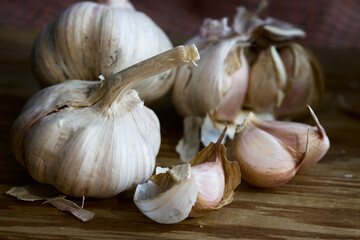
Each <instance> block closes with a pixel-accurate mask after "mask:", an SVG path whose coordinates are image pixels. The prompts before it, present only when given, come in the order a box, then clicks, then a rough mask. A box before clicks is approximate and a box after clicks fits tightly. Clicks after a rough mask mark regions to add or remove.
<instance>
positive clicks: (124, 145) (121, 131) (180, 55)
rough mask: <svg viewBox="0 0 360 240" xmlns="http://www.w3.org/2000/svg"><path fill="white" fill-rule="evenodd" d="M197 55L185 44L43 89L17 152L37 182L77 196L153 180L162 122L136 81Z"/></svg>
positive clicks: (28, 113)
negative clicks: (104, 73) (106, 73)
mask: <svg viewBox="0 0 360 240" xmlns="http://www.w3.org/2000/svg"><path fill="white" fill-rule="evenodd" d="M198 58H199V56H198V52H197V49H196V47H195V46H190V47H183V46H180V47H177V48H174V49H172V50H169V51H167V52H164V53H162V54H160V55H156V56H155V57H153V58H150V59H148V60H146V61H143V62H140V63H138V64H136V65H134V66H132V67H130V68H127V69H125V70H123V71H121V72H119V73H117V74H115V75H113V76H111V77H108V78H106V79H105V80H103V81H79V80H73V81H66V82H64V83H61V84H58V85H53V86H51V87H48V88H45V89H43V90H41V91H40V92H38V93H37V94H36V95H34V96H33V97H32V98H31V99H30V100H29V101H28V103H27V104H26V105H25V107H24V109H23V111H22V113H21V114H20V116H19V117H18V118H17V120H16V121H15V123H14V124H13V126H12V129H11V146H12V151H13V153H14V155H15V158H16V159H17V160H18V161H19V162H20V163H21V164H22V165H24V166H25V167H26V168H27V170H28V172H29V174H30V175H31V176H32V177H33V178H35V179H36V180H37V181H39V182H42V183H47V184H51V185H53V186H54V187H56V188H57V189H58V190H59V191H61V192H63V193H64V194H66V195H70V196H75V197H79V196H88V197H99V198H105V197H111V196H114V195H116V194H118V193H120V192H121V191H124V190H126V189H129V188H132V187H135V186H136V185H137V184H139V183H142V182H144V181H146V180H147V179H149V178H150V176H151V175H152V172H153V170H154V167H155V159H156V155H157V153H158V151H159V148H160V125H159V120H158V118H157V117H156V115H155V113H154V112H153V111H152V110H150V109H148V108H147V107H145V106H144V103H143V101H142V100H141V99H140V98H139V96H138V94H137V92H136V91H135V90H131V88H132V87H133V86H134V84H136V83H138V82H139V81H141V80H143V79H145V78H147V77H150V76H153V75H155V74H158V73H160V72H163V71H166V70H168V69H170V68H172V67H176V66H179V65H182V64H187V63H191V62H192V61H194V60H196V59H198Z"/></svg>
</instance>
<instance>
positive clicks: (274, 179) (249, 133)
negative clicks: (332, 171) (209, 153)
mask: <svg viewBox="0 0 360 240" xmlns="http://www.w3.org/2000/svg"><path fill="white" fill-rule="evenodd" d="M309 109H310V113H311V115H312V117H313V119H314V121H315V123H316V126H315V127H311V126H309V125H306V124H301V123H294V122H284V121H271V120H260V119H258V118H256V117H255V115H254V114H250V115H249V116H248V118H247V119H246V121H245V123H244V124H243V125H242V126H240V127H239V129H238V130H237V133H236V134H235V138H234V145H233V151H232V152H233V158H234V159H235V160H236V161H238V162H239V164H240V167H241V171H242V177H243V179H244V180H245V181H247V182H248V183H250V184H251V185H254V186H257V187H264V188H269V187H276V186H279V185H281V184H284V183H286V182H288V181H290V180H291V179H292V178H293V177H294V175H295V174H296V172H297V171H300V170H305V169H308V168H309V167H311V166H313V165H314V164H316V163H317V162H318V161H319V160H320V159H321V158H322V157H323V156H324V155H325V154H326V152H327V151H328V149H329V147H330V142H329V139H328V137H327V136H326V133H325V130H324V128H323V127H322V126H321V125H320V123H319V121H318V119H317V117H316V115H315V114H314V113H313V111H312V109H311V108H309Z"/></svg>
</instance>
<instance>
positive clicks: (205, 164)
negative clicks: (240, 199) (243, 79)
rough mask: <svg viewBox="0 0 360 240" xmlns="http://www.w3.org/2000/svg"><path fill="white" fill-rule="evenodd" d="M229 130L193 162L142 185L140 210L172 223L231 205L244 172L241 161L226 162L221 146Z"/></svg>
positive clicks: (139, 188)
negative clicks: (241, 170) (241, 172)
mask: <svg viewBox="0 0 360 240" xmlns="http://www.w3.org/2000/svg"><path fill="white" fill-rule="evenodd" d="M225 131H226V128H225V130H224V131H223V133H222V135H221V136H220V137H219V139H218V141H217V142H216V144H214V143H211V144H210V145H209V146H207V147H206V148H205V149H203V150H202V151H201V152H200V153H199V154H198V155H197V156H196V157H195V158H194V159H193V160H192V161H191V162H189V163H186V164H182V165H179V166H175V167H173V168H172V169H158V174H157V175H154V176H152V177H151V178H150V180H149V181H148V182H147V183H144V184H139V185H138V186H137V188H136V191H135V195H134V202H135V204H136V206H137V207H138V208H139V209H140V211H141V212H142V213H143V214H145V215H146V216H147V217H149V218H151V219H152V220H154V221H156V222H158V223H166V224H171V223H177V222H180V221H182V220H184V219H185V218H187V217H188V216H190V217H199V216H202V215H203V214H205V213H206V212H209V211H212V210H215V209H219V208H221V207H222V206H224V205H227V204H229V203H231V202H232V200H233V197H234V189H235V188H236V187H237V186H238V185H239V184H240V169H239V165H238V163H237V162H230V161H228V160H227V159H226V156H225V147H224V146H223V145H222V144H221V141H222V139H223V137H224V135H225Z"/></svg>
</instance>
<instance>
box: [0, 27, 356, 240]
mask: <svg viewBox="0 0 360 240" xmlns="http://www.w3.org/2000/svg"><path fill="white" fill-rule="evenodd" d="M35 36H36V32H34V31H31V30H27V29H20V30H19V29H0V154H1V155H0V238H1V239H100V238H104V239H149V238H150V239H151V238H156V239H222V238H224V239H225V238H226V239H360V141H359V137H360V118H359V116H356V115H354V114H350V113H348V112H346V111H343V110H342V108H341V105H340V104H339V101H338V96H339V95H341V96H343V97H344V98H345V99H346V100H347V101H348V102H351V103H354V104H359V103H360V61H359V60H360V51H352V50H342V49H332V50H329V49H322V48H316V49H314V51H315V53H316V54H317V55H318V57H319V58H320V61H321V62H322V64H323V67H324V70H325V77H326V87H327V89H326V94H325V96H324V98H323V101H322V104H321V105H320V106H319V107H318V108H316V109H315V111H316V113H317V114H318V117H319V120H320V121H321V123H322V124H323V126H324V127H325V129H326V131H327V134H328V136H329V138H330V142H331V147H330V150H329V152H328V153H327V154H326V156H325V157H324V158H323V159H322V160H321V161H320V162H319V163H318V164H317V165H315V166H314V167H313V168H311V169H309V170H307V171H305V172H303V173H301V174H298V175H297V176H296V177H295V178H294V179H293V180H292V181H290V182H289V183H287V184H285V185H283V186H281V187H278V188H274V189H267V190H265V189H258V188H254V187H251V186H249V185H248V184H246V183H245V182H242V183H241V184H240V186H239V187H238V188H237V189H236V193H235V199H234V201H233V202H232V203H231V204H230V205H228V206H226V207H224V208H222V209H220V210H218V211H214V212H211V213H209V214H207V215H205V216H204V217H201V218H192V219H186V220H184V221H182V222H180V223H178V224H174V225H160V224H157V223H155V222H153V221H152V220H150V219H148V218H147V217H145V216H144V215H143V214H142V213H141V212H140V211H139V210H138V209H137V208H136V206H135V204H134V203H133V201H132V196H133V191H128V192H124V193H121V194H119V195H118V196H116V197H113V198H110V199H86V201H85V209H87V210H89V211H93V212H94V213H95V217H94V219H92V220H91V221H89V222H86V223H83V222H81V221H79V220H77V219H75V218H74V217H73V216H72V215H71V214H68V213H64V212H60V211H59V210H57V209H55V208H54V207H52V206H51V205H49V204H42V202H41V201H40V202H22V201H19V200H17V199H15V198H13V197H11V196H8V195H6V194H5V192H6V191H7V190H8V189H9V188H11V187H12V186H21V185H26V184H29V183H31V182H33V180H32V179H31V178H30V177H29V175H28V174H27V172H26V169H24V168H22V167H21V166H20V165H19V164H18V163H17V162H16V161H15V159H14V157H13V156H12V154H11V151H10V147H9V139H8V136H9V130H10V127H11V125H12V123H13V121H14V120H15V118H16V117H17V116H18V114H19V112H20V110H21V108H22V106H23V105H24V103H25V102H26V100H27V99H28V98H29V97H30V96H31V95H33V94H34V93H35V92H36V91H37V90H38V89H39V87H38V85H37V83H36V81H35V79H34V78H33V76H32V73H31V71H30V68H29V54H30V49H31V45H32V42H33V40H34V38H35ZM157 113H158V114H159V118H160V121H161V125H162V145H161V149H160V153H159V156H158V159H157V160H158V165H168V164H170V165H172V164H176V163H177V162H179V160H178V155H177V154H176V152H175V145H176V143H177V141H178V140H179V138H180V137H181V134H182V120H181V118H180V117H179V116H177V115H176V113H175V111H174V110H172V109H165V108H162V109H158V110H157ZM299 121H302V122H306V123H310V124H313V123H312V121H311V118H310V117H306V118H304V119H300V120H299ZM72 200H74V201H75V202H76V203H77V204H81V199H72Z"/></svg>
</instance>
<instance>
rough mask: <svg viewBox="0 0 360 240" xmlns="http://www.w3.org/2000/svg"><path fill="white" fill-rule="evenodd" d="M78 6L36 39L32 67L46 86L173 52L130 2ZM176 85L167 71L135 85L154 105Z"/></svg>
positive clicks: (108, 72)
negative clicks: (156, 100) (168, 51)
mask: <svg viewBox="0 0 360 240" xmlns="http://www.w3.org/2000/svg"><path fill="white" fill-rule="evenodd" d="M108 2H109V3H108V4H98V3H93V2H80V3H76V4H74V5H72V6H70V7H69V8H68V9H66V10H65V11H64V12H63V13H62V14H60V15H59V16H58V17H57V18H56V19H55V20H54V21H53V22H52V23H51V24H49V25H48V26H47V27H46V28H44V29H43V31H42V32H41V33H40V34H39V36H38V37H37V40H36V42H35V43H34V46H33V52H32V69H33V72H34V74H35V76H36V78H37V79H38V80H39V82H40V84H41V85H42V86H50V85H52V84H56V83H60V82H64V81H66V80H70V79H80V80H89V79H93V80H95V79H97V76H99V75H103V76H105V78H107V77H109V76H111V75H112V74H114V73H117V72H119V71H121V70H123V69H125V68H127V67H129V66H131V65H133V64H135V63H137V62H140V61H142V60H144V59H147V58H149V57H152V56H154V55H156V54H159V53H161V52H164V51H166V50H169V49H170V48H172V44H171V42H170V41H169V39H168V37H167V36H166V35H165V33H164V32H163V31H162V30H161V29H160V28H159V27H158V26H157V25H156V24H155V23H154V22H153V21H152V20H151V19H150V18H149V17H148V16H146V15H145V14H144V13H141V12H138V11H135V10H131V6H129V3H128V2H127V1H125V2H124V1H108ZM172 84H173V73H172V71H167V72H165V73H161V74H160V75H157V76H152V77H150V78H148V79H146V80H145V81H141V82H140V83H138V84H137V85H136V86H135V89H136V90H137V91H138V92H139V95H140V98H141V99H143V100H144V101H146V103H148V102H151V101H153V100H155V99H157V98H159V97H161V96H163V95H164V94H165V93H166V92H167V91H168V90H169V89H170V87H171V86H172Z"/></svg>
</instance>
